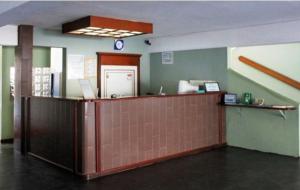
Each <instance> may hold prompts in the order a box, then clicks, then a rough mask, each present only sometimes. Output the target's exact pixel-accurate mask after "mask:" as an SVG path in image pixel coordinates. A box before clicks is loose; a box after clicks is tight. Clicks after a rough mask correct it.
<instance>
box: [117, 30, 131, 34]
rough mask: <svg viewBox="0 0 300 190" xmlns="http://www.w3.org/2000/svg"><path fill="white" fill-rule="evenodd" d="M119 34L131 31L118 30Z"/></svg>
mask: <svg viewBox="0 0 300 190" xmlns="http://www.w3.org/2000/svg"><path fill="white" fill-rule="evenodd" d="M117 32H120V33H125V32H129V30H117Z"/></svg>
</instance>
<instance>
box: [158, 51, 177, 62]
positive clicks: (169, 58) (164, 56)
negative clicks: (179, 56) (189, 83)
mask: <svg viewBox="0 0 300 190" xmlns="http://www.w3.org/2000/svg"><path fill="white" fill-rule="evenodd" d="M161 63H162V64H168V65H169V64H173V63H174V53H173V51H165V52H162V53H161Z"/></svg>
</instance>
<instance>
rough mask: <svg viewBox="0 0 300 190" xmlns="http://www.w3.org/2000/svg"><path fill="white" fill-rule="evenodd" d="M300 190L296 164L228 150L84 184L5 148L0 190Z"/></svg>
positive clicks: (0, 166)
mask: <svg viewBox="0 0 300 190" xmlns="http://www.w3.org/2000/svg"><path fill="white" fill-rule="evenodd" d="M11 189H16V190H18V189H22V190H35V189H36V190H60V189H64V190H68V189H72V190H73V189H75V190H77V189H80V190H81V189H82V190H83V189H86V190H110V189H112V190H125V189H126V190H145V189H148V190H156V189H162V190H167V189H168V190H177V189H180V190H190V189H195V190H196V189H197V190H206V189H209V190H218V189H222V190H225V189H226V190H227V189H237V190H244V189H251V190H260V189H263V190H277V189H286V190H296V189H297V190H299V189H300V161H299V160H298V159H296V158H291V157H284V156H278V155H274V154H265V153H260V152H256V151H249V150H243V149H237V148H223V149H219V150H215V151H211V152H206V153H201V154H198V155H194V156H189V157H185V158H180V159H175V160H171V161H167V162H163V163H160V164H155V165H152V166H148V167H145V168H140V169H136V170H132V171H128V172H123V173H120V174H117V175H112V176H107V177H104V178H100V179H96V180H92V181H89V182H86V181H82V180H80V179H78V178H77V177H75V176H73V175H72V174H70V173H68V172H66V171H64V170H61V169H58V168H56V167H53V166H51V165H49V164H47V163H45V162H43V161H40V160H37V159H35V158H33V157H30V156H28V157H23V156H20V155H19V154H18V153H14V151H13V149H12V146H11V145H2V146H1V148H0V190H11Z"/></svg>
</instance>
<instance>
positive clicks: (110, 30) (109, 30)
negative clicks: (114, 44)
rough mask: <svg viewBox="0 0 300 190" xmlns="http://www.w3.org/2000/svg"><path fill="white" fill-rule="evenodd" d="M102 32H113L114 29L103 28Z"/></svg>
mask: <svg viewBox="0 0 300 190" xmlns="http://www.w3.org/2000/svg"><path fill="white" fill-rule="evenodd" d="M102 30H104V31H108V32H112V31H115V29H111V28H103V29H102Z"/></svg>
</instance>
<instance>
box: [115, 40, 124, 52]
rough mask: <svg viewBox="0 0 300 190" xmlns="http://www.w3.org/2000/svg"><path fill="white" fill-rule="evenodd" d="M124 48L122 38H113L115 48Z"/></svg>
mask: <svg viewBox="0 0 300 190" xmlns="http://www.w3.org/2000/svg"><path fill="white" fill-rule="evenodd" d="M123 48H124V41H123V40H115V50H122V49H123Z"/></svg>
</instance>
